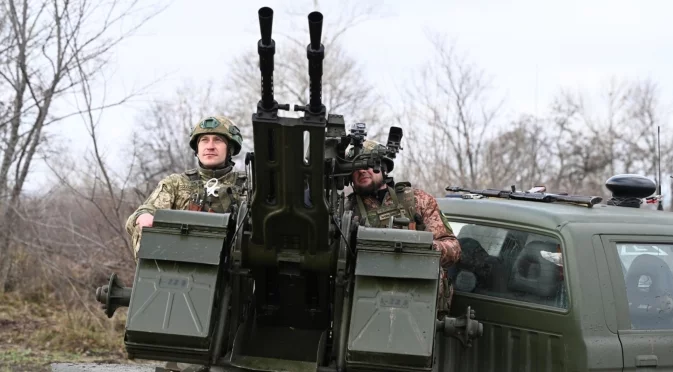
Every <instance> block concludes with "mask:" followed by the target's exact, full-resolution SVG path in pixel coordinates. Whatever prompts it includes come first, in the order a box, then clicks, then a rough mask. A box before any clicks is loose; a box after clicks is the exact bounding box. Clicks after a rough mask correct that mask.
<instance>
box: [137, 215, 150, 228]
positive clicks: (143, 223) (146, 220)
mask: <svg viewBox="0 0 673 372" xmlns="http://www.w3.org/2000/svg"><path fill="white" fill-rule="evenodd" d="M152 222H154V216H153V215H151V214H149V213H143V214H141V215H140V216H138V218H136V225H138V226H140V227H152Z"/></svg>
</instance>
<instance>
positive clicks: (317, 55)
mask: <svg viewBox="0 0 673 372" xmlns="http://www.w3.org/2000/svg"><path fill="white" fill-rule="evenodd" d="M322 19H323V16H322V13H320V12H311V13H310V14H309V15H308V30H309V34H310V37H311V43H310V44H309V45H308V46H307V47H306V56H307V58H308V76H309V81H310V100H309V110H310V111H311V112H312V113H316V114H317V113H320V112H321V107H322V60H323V58H324V57H325V47H324V46H323V45H322V43H320V37H321V35H322Z"/></svg>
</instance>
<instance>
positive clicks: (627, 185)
mask: <svg viewBox="0 0 673 372" xmlns="http://www.w3.org/2000/svg"><path fill="white" fill-rule="evenodd" d="M605 187H607V188H608V190H610V192H611V193H612V199H610V200H608V202H607V203H608V205H616V206H620V207H631V208H640V204H641V203H642V199H643V198H646V197H648V196H650V195H652V194H653V193H654V192H655V191H656V190H657V184H656V183H655V182H654V181H652V180H651V179H649V178H647V177H644V176H641V175H638V174H618V175H615V176H612V177H610V178H609V179H608V180H607V181H606V182H605Z"/></svg>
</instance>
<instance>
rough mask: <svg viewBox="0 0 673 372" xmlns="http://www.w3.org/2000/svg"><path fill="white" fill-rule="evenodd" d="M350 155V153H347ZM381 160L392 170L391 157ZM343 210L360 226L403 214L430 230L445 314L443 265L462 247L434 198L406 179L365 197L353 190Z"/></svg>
mask: <svg viewBox="0 0 673 372" xmlns="http://www.w3.org/2000/svg"><path fill="white" fill-rule="evenodd" d="M377 145H378V144H377V143H376V142H373V141H365V143H364V145H363V152H364V153H367V152H370V151H372V150H373V149H374V148H375V147H376V146H377ZM350 157H352V152H351V153H349V158H350ZM383 160H384V161H385V162H386V165H387V170H388V171H391V170H392V168H393V166H394V164H393V161H392V159H390V158H386V157H384V159H383ZM377 195H378V196H379V197H378V198H377ZM381 196H383V199H382V200H381V199H380V197H381ZM346 209H348V210H353V216H357V217H358V218H359V224H360V225H364V226H371V227H386V226H387V225H388V221H389V220H390V218H392V217H399V216H403V217H407V218H409V219H410V220H411V222H412V223H411V225H410V228H414V229H416V230H424V231H430V232H432V235H433V247H434V248H435V249H436V250H438V251H440V252H441V259H440V265H441V267H442V269H441V280H440V286H439V294H438V309H439V313H440V314H438V315H442V314H448V311H449V309H450V307H451V299H452V298H453V285H452V284H451V283H449V281H448V277H447V274H446V270H444V269H443V268H444V267H447V266H450V265H452V264H454V263H456V262H458V260H459V259H460V254H461V248H460V243H459V242H458V239H457V238H456V236H455V235H454V234H453V230H452V229H451V226H450V225H449V221H448V220H447V219H446V217H444V215H443V214H442V213H441V211H440V210H439V206H438V204H437V200H435V198H434V197H433V196H432V195H430V194H428V193H427V192H425V191H423V190H419V189H415V188H412V187H411V184H410V183H408V182H399V183H397V184H396V185H395V186H394V188H393V187H391V186H388V187H387V189H384V190H379V191H377V192H375V193H374V195H370V196H366V197H361V196H360V195H357V194H356V193H355V192H354V193H352V194H350V195H349V196H348V200H347V201H346Z"/></svg>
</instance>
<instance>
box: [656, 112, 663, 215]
mask: <svg viewBox="0 0 673 372" xmlns="http://www.w3.org/2000/svg"><path fill="white" fill-rule="evenodd" d="M657 152H658V153H659V154H658V155H657V163H658V167H659V192H657V194H659V205H658V206H657V210H658V211H663V210H664V206H663V205H662V204H661V198H662V195H661V126H660V125H657Z"/></svg>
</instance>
